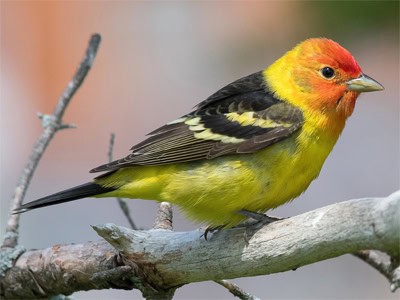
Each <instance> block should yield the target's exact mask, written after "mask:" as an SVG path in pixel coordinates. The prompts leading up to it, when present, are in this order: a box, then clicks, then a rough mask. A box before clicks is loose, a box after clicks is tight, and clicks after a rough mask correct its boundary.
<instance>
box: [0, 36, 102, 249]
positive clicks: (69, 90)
mask: <svg viewBox="0 0 400 300" xmlns="http://www.w3.org/2000/svg"><path fill="white" fill-rule="evenodd" d="M100 40H101V38H100V35H99V34H93V35H92V37H91V38H90V41H89V45H88V48H87V50H86V54H85V56H84V58H83V60H82V62H81V64H80V65H79V67H78V70H77V71H76V73H75V75H74V77H73V78H72V80H71V82H70V83H69V84H68V85H67V87H66V88H65V90H64V92H63V93H62V95H61V96H60V98H59V100H58V104H57V106H56V107H55V109H54V112H53V114H52V115H42V114H39V118H40V119H41V120H42V127H43V132H42V134H41V136H40V137H39V139H38V140H37V141H36V144H35V146H34V147H33V151H32V154H31V156H30V158H29V161H28V163H27V165H26V166H25V168H24V170H23V173H22V175H21V177H20V179H19V183H18V185H17V187H16V189H15V193H14V197H13V199H12V201H11V207H10V212H11V211H13V210H15V209H17V208H18V207H20V206H21V203H22V201H23V199H24V196H25V193H26V190H27V188H28V186H29V183H30V181H31V179H32V176H33V174H34V172H35V170H36V167H37V165H38V163H39V161H40V159H41V157H42V155H43V153H44V151H45V150H46V148H47V146H48V145H49V143H50V141H51V140H52V138H53V137H54V134H55V133H56V132H57V131H58V130H61V129H66V128H73V127H74V125H68V124H63V123H62V117H63V115H64V112H65V109H66V108H67V105H68V103H69V102H70V101H71V99H72V97H73V96H74V94H75V92H76V91H77V90H78V88H79V87H80V85H81V84H82V82H83V81H84V79H85V77H86V75H87V73H88V72H89V70H90V68H91V66H92V64H93V61H94V58H95V56H96V53H97V49H98V47H99V44H100ZM19 217H20V215H19V214H11V215H10V216H9V218H8V222H7V226H6V233H5V236H4V241H3V245H2V247H11V248H13V247H15V246H16V245H17V243H18V227H19Z"/></svg>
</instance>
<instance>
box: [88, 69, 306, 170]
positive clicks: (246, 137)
mask: <svg viewBox="0 0 400 300" xmlns="http://www.w3.org/2000/svg"><path fill="white" fill-rule="evenodd" d="M302 124H303V114H302V112H301V111H300V110H299V109H298V108H296V107H294V106H292V105H290V104H289V103H286V102H284V101H281V100H279V99H277V98H275V97H274V95H273V94H272V93H270V92H269V91H268V89H267V87H266V86H265V85H264V79H263V75H262V72H257V73H254V74H252V75H249V76H247V77H244V78H241V79H239V80H237V81H235V82H233V83H231V84H230V85H227V86H226V87H224V88H222V89H221V90H219V91H217V92H216V93H215V94H213V95H211V96H210V97H209V98H207V99H206V100H205V101H203V102H201V103H200V104H199V105H198V106H197V108H196V110H194V111H193V112H191V113H189V114H187V115H185V116H183V117H181V118H179V119H177V120H175V121H172V122H170V123H168V124H166V125H164V126H162V127H160V128H158V129H156V130H154V131H153V132H151V133H150V134H149V137H148V138H147V139H145V140H144V141H142V142H141V143H139V144H137V145H135V146H133V147H132V148H131V150H132V153H131V154H130V155H128V156H126V157H125V158H122V159H119V160H116V161H113V162H111V163H108V164H105V165H102V166H99V167H97V168H95V169H93V170H91V172H102V171H113V170H117V169H119V168H124V167H129V166H135V165H162V164H171V163H182V162H189V161H196V160H204V159H213V158H215V157H219V156H222V155H232V154H246V153H254V152H256V151H259V150H261V149H264V148H266V147H268V146H270V145H272V144H274V143H276V142H278V141H280V140H282V139H284V138H286V137H288V136H290V135H291V134H293V133H294V132H295V131H296V130H298V129H299V128H300V127H301V126H302Z"/></svg>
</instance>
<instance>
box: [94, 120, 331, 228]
mask: <svg viewBox="0 0 400 300" xmlns="http://www.w3.org/2000/svg"><path fill="white" fill-rule="evenodd" d="M307 126H308V125H305V126H303V128H302V129H301V130H300V131H299V132H298V133H296V134H294V135H293V136H292V137H290V138H288V139H286V140H283V141H281V142H280V143H277V144H274V145H272V146H270V147H268V148H266V149H263V150H261V151H258V152H257V153H253V154H242V155H230V156H224V157H218V158H215V159H213V160H209V161H207V160H204V161H196V162H188V163H181V164H175V165H161V166H137V167H130V168H124V169H121V170H118V171H117V172H115V173H114V174H113V175H111V176H109V177H108V178H107V179H106V182H102V180H101V179H99V180H98V181H97V182H98V183H100V184H102V185H103V186H104V185H105V186H120V188H119V189H118V190H116V191H114V192H110V193H107V194H103V195H102V196H118V197H129V198H139V199H152V200H158V201H169V202H171V203H174V204H176V205H178V206H179V207H180V208H181V210H182V211H183V212H184V213H185V214H186V215H187V216H188V217H189V218H191V219H193V220H195V221H198V222H202V223H206V224H208V225H213V226H218V225H222V224H225V225H227V226H234V225H236V224H238V223H240V222H241V221H243V220H244V217H243V216H241V215H240V214H238V213H237V211H238V210H241V209H246V210H250V211H258V212H265V211H267V210H268V209H270V208H274V207H277V206H279V205H281V204H284V203H285V202H287V201H290V200H292V199H293V198H295V197H296V196H298V195H299V194H301V193H302V192H303V191H304V190H305V189H306V188H307V187H308V185H309V184H310V183H311V181H312V180H313V179H315V178H316V177H317V176H318V174H319V172H320V170H321V167H322V165H323V163H324V161H325V159H326V157H327V156H328V154H329V152H330V151H331V149H332V147H333V145H334V142H335V141H336V140H334V141H332V139H331V138H328V137H325V136H324V135H323V134H322V133H323V131H321V132H322V133H321V132H316V131H315V126H311V124H310V126H311V127H310V128H308V127H307Z"/></svg>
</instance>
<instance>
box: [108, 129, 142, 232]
mask: <svg viewBox="0 0 400 300" xmlns="http://www.w3.org/2000/svg"><path fill="white" fill-rule="evenodd" d="M114 142H115V134H114V133H111V136H110V143H109V145H108V160H109V162H112V160H113V148H114ZM116 199H117V202H118V204H119V207H120V208H121V210H122V212H123V213H124V215H125V217H126V219H127V220H128V223H129V225H130V226H131V228H132V229H133V230H137V229H138V228H137V226H136V224H135V222H133V219H132V217H131V212H130V210H129V207H128V204H126V201H125V200H123V199H122V198H116Z"/></svg>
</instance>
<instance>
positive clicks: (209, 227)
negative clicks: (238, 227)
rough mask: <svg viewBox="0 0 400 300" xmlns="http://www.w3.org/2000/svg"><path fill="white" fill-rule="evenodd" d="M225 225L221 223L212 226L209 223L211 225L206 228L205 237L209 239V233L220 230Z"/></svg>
mask: <svg viewBox="0 0 400 300" xmlns="http://www.w3.org/2000/svg"><path fill="white" fill-rule="evenodd" d="M224 227H225V225H219V226H210V225H209V226H207V227H206V230H204V233H203V236H204V239H205V240H206V241H208V233H213V232H215V231H219V230H221V229H222V228H224Z"/></svg>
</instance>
